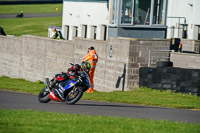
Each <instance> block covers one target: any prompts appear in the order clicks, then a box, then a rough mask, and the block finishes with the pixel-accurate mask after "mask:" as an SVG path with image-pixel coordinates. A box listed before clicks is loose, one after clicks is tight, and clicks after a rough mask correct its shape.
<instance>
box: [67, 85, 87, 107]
mask: <svg viewBox="0 0 200 133" xmlns="http://www.w3.org/2000/svg"><path fill="white" fill-rule="evenodd" d="M82 95H83V89H81V88H80V87H76V88H73V89H72V90H71V91H70V92H69V93H68V94H67V96H66V100H65V102H66V104H75V103H76V102H78V101H79V99H80V98H81V97H82Z"/></svg>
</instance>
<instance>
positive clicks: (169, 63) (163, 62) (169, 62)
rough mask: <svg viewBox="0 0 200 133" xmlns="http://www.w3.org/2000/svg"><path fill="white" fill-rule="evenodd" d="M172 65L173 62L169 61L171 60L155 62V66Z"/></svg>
mask: <svg viewBox="0 0 200 133" xmlns="http://www.w3.org/2000/svg"><path fill="white" fill-rule="evenodd" d="M172 66H173V62H171V61H159V62H156V67H172Z"/></svg>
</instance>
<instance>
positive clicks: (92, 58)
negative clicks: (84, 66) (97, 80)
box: [83, 50, 98, 91]
mask: <svg viewBox="0 0 200 133" xmlns="http://www.w3.org/2000/svg"><path fill="white" fill-rule="evenodd" d="M83 61H87V62H89V63H90V65H91V69H90V72H89V75H90V78H89V81H90V89H89V90H90V91H91V90H92V91H93V88H94V82H93V78H94V71H95V66H96V63H97V62H98V55H97V53H96V51H95V50H91V51H90V52H88V53H87V55H86V56H85V57H83Z"/></svg>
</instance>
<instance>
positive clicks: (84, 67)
mask: <svg viewBox="0 0 200 133" xmlns="http://www.w3.org/2000/svg"><path fill="white" fill-rule="evenodd" d="M90 68H91V65H90V63H89V62H86V61H83V62H82V63H81V70H83V71H85V72H87V73H89V71H90Z"/></svg>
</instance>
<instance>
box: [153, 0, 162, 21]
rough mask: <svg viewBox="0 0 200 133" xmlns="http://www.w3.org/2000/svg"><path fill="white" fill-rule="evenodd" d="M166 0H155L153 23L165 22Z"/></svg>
mask: <svg viewBox="0 0 200 133" xmlns="http://www.w3.org/2000/svg"><path fill="white" fill-rule="evenodd" d="M163 1H164V0H155V1H154V13H153V24H164V16H165V15H164V13H165V11H164V6H163V5H164V2H163Z"/></svg>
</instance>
